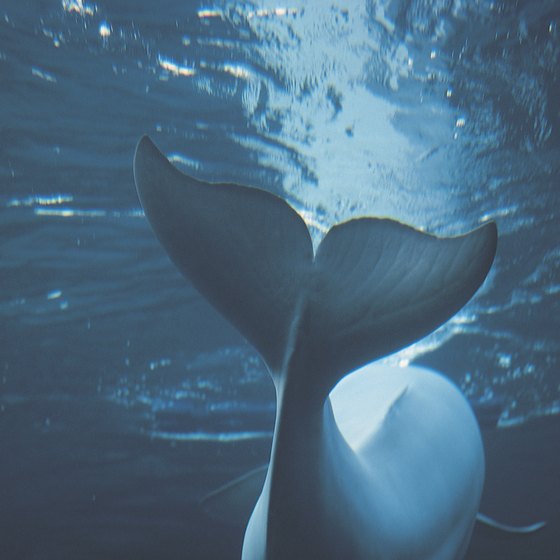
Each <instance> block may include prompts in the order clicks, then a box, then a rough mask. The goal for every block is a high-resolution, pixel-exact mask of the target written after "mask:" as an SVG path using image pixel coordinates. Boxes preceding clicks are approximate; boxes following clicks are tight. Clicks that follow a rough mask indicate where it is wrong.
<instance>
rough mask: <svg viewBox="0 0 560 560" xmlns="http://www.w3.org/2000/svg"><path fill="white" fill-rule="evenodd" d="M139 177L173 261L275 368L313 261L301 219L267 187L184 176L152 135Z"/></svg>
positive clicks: (141, 149)
mask: <svg viewBox="0 0 560 560" xmlns="http://www.w3.org/2000/svg"><path fill="white" fill-rule="evenodd" d="M134 179H135V182H136V188H137V190H138V195H139V198H140V201H141V203H142V206H143V208H144V211H145V213H146V216H147V217H148V220H149V221H150V224H151V226H152V228H153V229H154V231H155V233H156V235H157V237H158V238H159V240H160V241H161V243H162V245H163V246H164V247H165V249H166V250H167V252H168V254H169V256H170V257H171V259H172V260H173V262H174V263H175V265H176V266H177V267H178V268H179V270H180V271H181V272H182V273H183V274H184V275H185V276H186V277H187V278H188V279H189V280H190V281H191V282H192V283H193V285H194V286H195V287H196V288H197V290H198V291H199V292H201V293H202V295H204V296H205V297H206V298H207V299H208V300H209V301H210V302H211V303H212V304H213V305H214V306H215V307H216V308H217V309H218V311H220V312H221V313H222V314H223V315H224V316H225V317H226V318H227V319H228V320H229V321H231V322H232V323H233V324H234V325H235V326H236V327H237V328H238V329H239V330H240V331H241V333H242V334H243V335H244V336H246V337H247V339H248V340H249V341H250V342H251V343H252V344H253V345H254V346H255V347H256V348H257V350H259V352H260V353H261V355H262V356H263V358H264V359H265V360H266V362H267V363H268V365H269V366H270V367H271V369H273V370H274V369H278V368H279V367H280V365H281V363H282V358H283V355H284V351H285V347H286V338H287V336H288V332H289V329H290V324H291V321H292V318H293V311H294V307H295V305H296V300H297V294H298V293H299V289H300V287H301V285H302V283H303V282H302V275H304V274H305V273H306V270H307V269H308V268H309V266H310V265H311V263H312V259H313V246H312V243H311V238H310V235H309V231H308V230H307V227H306V225H305V223H304V221H303V220H302V219H301V217H300V216H299V215H298V214H297V213H296V212H295V211H294V210H293V209H292V208H291V207H290V206H289V205H288V204H287V203H286V202H285V201H284V200H282V199H281V198H278V197H277V196H274V195H273V194H270V193H268V192H266V191H263V190H259V189H255V188H250V187H243V186H240V185H234V184H214V183H205V182H201V181H197V180H196V179H194V178H192V177H189V176H188V175H185V174H183V173H181V172H180V171H178V170H177V169H176V168H175V167H173V165H171V163H169V161H168V160H167V158H166V157H165V156H164V155H163V154H162V153H161V152H160V151H159V150H158V149H157V148H156V146H155V145H154V144H153V142H152V141H151V140H150V139H149V138H148V137H147V136H144V137H143V138H142V139H141V140H140V141H139V143H138V146H137V148H136V154H135V157H134Z"/></svg>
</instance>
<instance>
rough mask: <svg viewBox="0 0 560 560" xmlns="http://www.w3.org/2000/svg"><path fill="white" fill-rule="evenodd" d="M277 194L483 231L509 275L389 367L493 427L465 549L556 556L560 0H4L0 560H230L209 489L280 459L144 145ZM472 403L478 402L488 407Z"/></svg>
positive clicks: (331, 209) (261, 388) (199, 170)
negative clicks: (140, 149) (178, 256)
mask: <svg viewBox="0 0 560 560" xmlns="http://www.w3.org/2000/svg"><path fill="white" fill-rule="evenodd" d="M144 133H148V134H149V135H150V136H151V137H152V138H153V139H154V141H155V142H156V143H157V144H158V146H159V147H160V148H161V149H162V150H163V151H164V152H165V153H166V154H167V155H168V157H169V158H170V159H171V160H172V161H173V162H174V163H175V164H176V165H178V166H179V167H180V168H182V169H183V170H185V171H188V172H190V173H192V174H194V175H196V176H197V177H199V178H202V179H207V180H219V179H222V180H229V181H234V182H238V183H242V184H250V185H254V186H258V187H261V188H263V189H266V190H269V191H271V192H274V193H276V194H279V195H281V196H283V197H284V198H286V199H287V200H288V201H289V202H290V203H291V204H292V205H293V206H294V207H295V208H296V209H297V210H298V212H300V213H301V215H302V216H303V217H304V219H305V220H306V222H307V223H308V225H309V227H310V229H311V231H312V234H313V237H314V240H315V242H318V241H319V240H320V238H321V235H323V234H324V232H325V231H327V230H328V228H329V227H330V226H331V225H333V224H335V223H337V222H339V221H341V220H344V219H348V218H350V217H355V216H360V215H375V216H388V217H392V218H394V219H398V220H401V221H404V222H407V223H410V224H411V225H414V226H415V227H417V228H423V229H425V230H426V231H430V232H433V233H436V234H447V235H450V234H457V233H461V232H465V231H467V230H469V229H471V228H473V227H476V226H477V225H480V224H481V223H484V222H486V221H488V220H495V221H496V222H497V225H498V229H499V235H500V239H499V247H498V254H497V258H496V261H495V263H494V266H493V269H492V271H491V273H490V275H489V278H488V279H487V280H486V282H485V284H484V286H483V287H482V289H481V290H480V291H479V292H478V294H477V295H476V296H475V298H474V299H473V300H472V301H471V302H470V303H469V304H468V305H467V306H466V307H465V308H464V309H463V310H462V311H460V312H459V313H458V314H457V315H456V316H455V317H454V318H453V319H451V320H450V321H449V322H448V323H447V324H446V325H444V326H443V327H441V328H440V329H439V330H438V331H436V333H434V334H433V335H431V336H429V337H427V338H426V339H424V340H422V341H419V342H418V343H417V344H415V345H413V346H412V347H410V348H407V349H405V350H403V351H402V352H400V353H399V354H397V355H395V356H390V357H389V358H387V359H388V361H391V362H393V363H395V364H407V363H411V362H416V363H421V364H425V365H430V366H432V367H435V368H437V369H439V370H440V371H442V372H444V373H446V374H447V375H448V376H449V377H450V378H451V379H453V380H454V381H455V382H456V383H457V384H458V385H459V386H460V387H461V388H462V390H463V391H464V393H465V394H466V395H467V396H468V397H469V398H470V399H471V401H472V402H473V404H474V405H475V406H476V407H477V409H478V410H479V411H486V412H487V411H488V410H489V409H491V411H492V413H491V418H490V419H488V418H487V417H484V418H485V420H484V425H483V428H484V438H485V442H486V452H487V461H488V478H487V484H486V488H485V495H484V498H483V510H484V512H485V513H488V514H490V515H494V516H497V517H499V518H500V519H501V520H502V521H505V522H510V523H528V522H532V521H535V520H537V519H546V520H547V521H548V525H547V527H546V528H545V529H543V530H542V531H541V532H539V533H537V534H535V535H532V536H525V537H515V538H514V537H511V536H505V535H502V534H496V533H494V532H492V531H491V530H488V529H485V528H480V527H477V529H476V530H475V533H474V537H473V543H472V547H471V550H470V552H469V555H468V558H469V560H475V559H485V558H488V559H498V560H500V559H506V558H507V559H512V558H513V559H515V558H519V559H522V558H523V559H525V558H534V559H538V560H554V559H555V558H558V557H559V556H558V550H560V538H559V537H558V535H559V534H560V475H559V473H560V444H559V442H560V421H559V419H560V415H559V413H560V375H559V365H560V338H559V334H560V321H559V317H560V300H559V294H560V241H559V240H560V190H559V189H560V184H559V180H558V177H559V176H560V5H559V4H558V2H557V1H555V0H550V1H545V0H538V1H535V2H533V1H529V0H525V1H516V2H510V1H506V0H504V1H501V2H500V1H492V2H491V1H485V0H478V1H474V0H472V1H467V0H464V1H461V0H433V1H427V0H416V1H414V0H410V1H404V0H400V1H399V0H395V1H390V0H379V1H374V0H369V1H367V0H364V1H361V2H358V1H353V0H351V1H347V2H342V1H327V0H307V1H303V0H294V1H290V2H286V3H284V2H272V1H269V0H262V1H260V2H233V1H226V0H223V1H214V2H212V1H210V2H200V1H196V2H195V1H190V0H183V1H178V0H174V1H171V0H165V1H160V2H147V1H142V0H137V1H130V0H113V1H102V0H99V1H95V2H94V1H91V2H89V1H85V0H84V1H77V0H74V1H73V0H62V1H61V0H41V1H40V0H35V1H31V0H30V1H21V0H20V1H15V0H3V1H2V4H1V5H0V247H1V252H0V558H6V559H9V560H11V559H14V560H19V559H25V560H27V559H37V560H39V559H40V560H43V559H45V560H46V559H49V560H50V559H67V558H68V559H74V560H82V559H84V560H85V559H88V560H89V559H96V560H98V559H100V560H103V559H113V558H114V559H117V558H119V559H126V558H135V559H143V558H146V559H149V558H158V559H161V560H167V559H176V558H193V559H211V558H218V559H224V560H227V559H234V558H239V557H240V548H241V541H242V536H243V529H242V527H240V526H236V525H228V524H225V523H223V522H218V521H215V520H211V519H208V518H207V517H205V516H204V515H203V513H202V512H201V511H200V508H199V505H198V501H199V500H200V498H201V497H202V496H204V495H205V493H207V492H209V491H211V490H213V489H214V488H215V487H217V486H218V485H220V484H222V483H224V482H226V481H228V480H229V479H231V478H234V477H235V476H238V475H240V474H242V473H244V472H246V471H248V470H250V469H252V468H255V467H257V466H259V465H262V464H263V463H266V461H267V458H268V453H269V448H270V441H271V434H272V428H273V422H274V406H275V405H274V393H273V389H272V385H271V382H270V380H269V378H268V374H267V372H266V371H265V368H264V366H263V364H262V362H261V361H260V358H259V357H258V355H257V354H256V353H255V351H254V350H253V349H252V348H251V347H250V346H249V345H248V344H247V343H246V342H245V341H244V340H243V339H242V337H241V336H240V335H239V334H237V333H236V331H235V330H234V329H233V328H232V327H230V326H229V325H228V324H227V323H225V321H223V320H222V319H221V317H219V315H218V314H217V313H216V312H215V311H214V310H213V309H212V308H211V307H210V306H209V305H208V304H207V303H206V302H205V301H204V300H203V299H202V298H201V297H200V296H199V295H198V294H197V293H196V292H195V291H194V289H193V288H192V287H191V286H190V285H189V284H188V283H187V282H186V281H185V280H184V279H183V278H182V277H181V276H180V275H179V273H178V272H177V271H176V270H175V269H174V267H173V266H172V265H171V263H170V261H169V259H168V258H167V256H166V255H165V253H164V251H163V249H162V248H161V247H160V246H159V244H158V242H157V240H156V239H155V237H154V235H153V233H152V232H151V230H150V228H149V225H148V224H147V221H146V220H145V218H144V216H143V213H142V211H141V208H140V205H139V202H138V199H137V197H136V193H135V188H134V182H133V176H132V156H133V152H134V147H135V144H136V142H137V141H138V139H139V138H140V137H141V135H142V134H144ZM481 418H482V416H481Z"/></svg>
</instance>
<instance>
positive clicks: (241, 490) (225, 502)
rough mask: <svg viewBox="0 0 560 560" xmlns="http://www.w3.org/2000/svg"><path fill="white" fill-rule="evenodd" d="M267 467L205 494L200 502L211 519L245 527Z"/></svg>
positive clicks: (259, 491) (262, 483)
mask: <svg viewBox="0 0 560 560" xmlns="http://www.w3.org/2000/svg"><path fill="white" fill-rule="evenodd" d="M267 470H268V465H264V466H262V467H259V468H257V469H255V470H252V471H250V472H248V473H247V474H245V475H243V476H241V477H239V478H236V479H235V480H232V481H231V482H229V483H227V484H225V485H224V486H221V487H220V488H218V489H217V490H214V491H213V492H211V493H210V494H207V495H206V496H204V498H202V500H200V506H201V507H202V509H203V511H204V512H205V513H206V514H207V515H208V516H209V517H211V518H212V519H216V520H218V521H222V522H224V523H227V524H230V525H240V526H245V525H246V524H247V521H248V520H249V517H250V516H251V512H252V511H253V508H254V507H255V503H256V502H257V499H258V497H259V495H260V493H261V490H262V488H263V485H264V481H265V478H266V473H267Z"/></svg>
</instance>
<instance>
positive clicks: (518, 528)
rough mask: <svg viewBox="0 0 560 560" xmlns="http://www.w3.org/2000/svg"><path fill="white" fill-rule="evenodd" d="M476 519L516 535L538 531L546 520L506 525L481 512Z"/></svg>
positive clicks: (493, 527)
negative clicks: (528, 523) (527, 523)
mask: <svg viewBox="0 0 560 560" xmlns="http://www.w3.org/2000/svg"><path fill="white" fill-rule="evenodd" d="M476 520H477V521H478V522H479V523H482V524H483V525H486V526H487V527H491V528H492V529H496V530H498V531H503V532H505V533H512V534H516V535H526V534H530V533H535V532H536V531H539V530H540V529H542V528H543V527H545V526H546V521H538V522H536V523H531V524H530V525H506V524H505V523H501V522H499V521H496V520H495V519H492V518H491V517H488V516H487V515H484V514H483V513H478V514H477V516H476Z"/></svg>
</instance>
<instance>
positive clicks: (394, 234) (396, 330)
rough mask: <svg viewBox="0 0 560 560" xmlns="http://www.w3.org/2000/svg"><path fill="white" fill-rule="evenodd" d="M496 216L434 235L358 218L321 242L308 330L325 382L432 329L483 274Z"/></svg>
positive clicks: (493, 246) (464, 299) (492, 249)
mask: <svg viewBox="0 0 560 560" xmlns="http://www.w3.org/2000/svg"><path fill="white" fill-rule="evenodd" d="M496 243H497V232H496V225H495V224H494V223H489V224H486V225H485V226H483V227H480V228H479V229H476V230H474V231H472V232H470V233H467V234H466V235H462V236H459V237H450V238H440V237H435V236H433V235H428V234H425V233H423V232H420V231H418V230H415V229H413V228H411V227H409V226H406V225H404V224H401V223H399V222H396V221H393V220H387V219H376V218H361V219H356V220H351V221H349V222H345V223H343V224H340V225H337V226H335V227H334V228H332V229H331V230H330V231H329V233H328V234H327V235H326V237H325V239H324V240H323V241H322V243H321V244H320V246H319V249H318V253H317V257H316V266H317V275H316V280H315V286H314V289H312V290H311V299H312V305H311V307H312V309H311V312H310V313H309V321H308V330H309V332H311V333H313V339H314V344H315V345H316V347H317V349H319V348H320V352H319V351H318V350H316V352H315V354H320V355H321V356H322V361H323V365H324V367H325V368H327V370H330V374H329V375H330V377H331V378H332V379H331V382H332V381H333V380H335V382H336V380H337V379H338V377H340V375H341V374H342V373H345V372H348V371H352V370H354V369H356V368H358V367H360V366H362V365H364V364H366V363H368V362H371V361H372V360H374V359H377V358H379V357H381V356H384V355H387V354H389V353H391V352H394V351H396V350H398V349H400V348H402V347H404V346H407V345H408V344H411V343H412V342H414V341H416V340H418V339H420V338H422V337H423V336H425V335H427V334H428V333H430V332H431V331H432V330H434V329H435V328H436V327H438V326H439V325H441V324H442V323H443V322H445V321H446V320H447V319H449V318H450V317H451V316H453V315H454V314H455V313H456V312H457V311H458V310H459V309H460V308H461V307H462V306H463V305H465V303H467V301H468V300H469V299H470V298H471V297H472V295H473V294H474V293H475V292H476V290H477V289H478V288H479V286H480V285H481V284H482V282H483V281H484V279H485V277H486V275H487V273H488V271H489V269H490V266H491V264H492V261H493V259H494V254H495V251H496Z"/></svg>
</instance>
